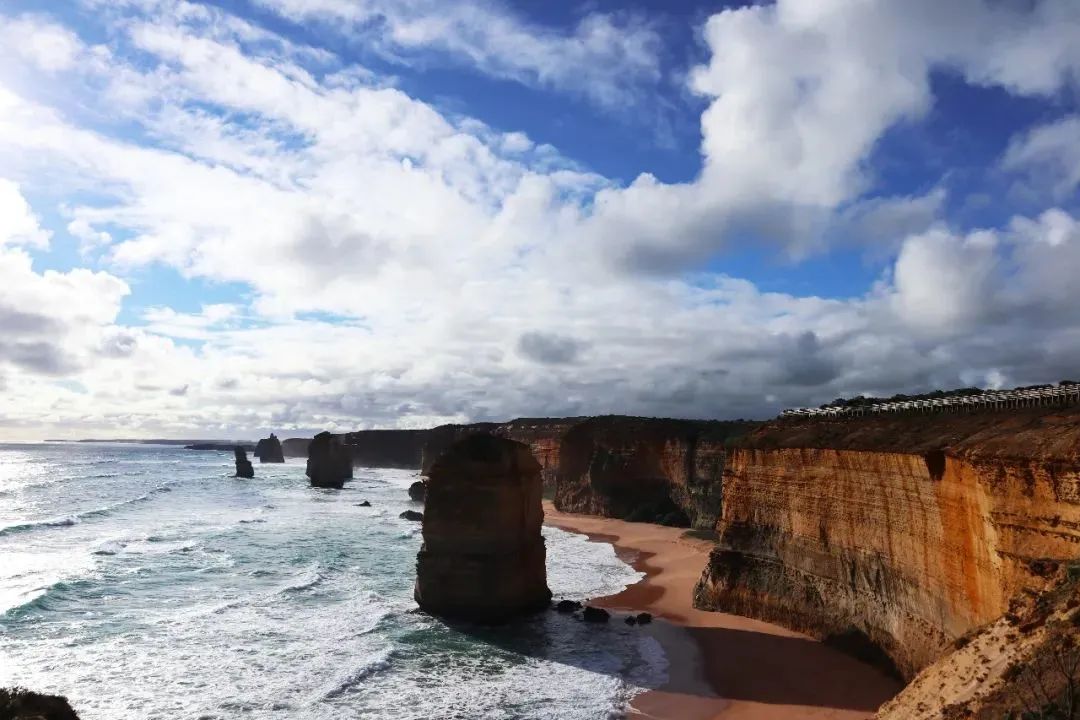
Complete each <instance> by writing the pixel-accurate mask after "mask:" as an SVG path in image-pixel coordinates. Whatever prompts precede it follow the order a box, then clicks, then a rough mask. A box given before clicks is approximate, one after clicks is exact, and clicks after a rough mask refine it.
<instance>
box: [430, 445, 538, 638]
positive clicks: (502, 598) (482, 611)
mask: <svg viewBox="0 0 1080 720" xmlns="http://www.w3.org/2000/svg"><path fill="white" fill-rule="evenodd" d="M540 469H541V468H540V465H539V463H537V462H536V460H535V459H534V458H533V456H532V454H531V453H530V452H529V448H528V446H526V445H523V444H521V443H518V442H514V441H512V440H506V439H503V438H498V437H493V436H491V435H473V436H470V437H467V438H465V439H463V440H460V441H458V442H457V443H455V444H454V445H452V446H451V447H450V448H448V449H447V450H446V452H445V453H443V455H442V456H441V457H440V458H439V459H438V460H436V461H435V463H434V465H433V466H432V468H431V472H430V475H429V478H428V483H427V485H428V487H427V504H426V507H425V512H424V526H423V537H424V544H423V546H422V547H421V548H420V552H419V554H418V555H417V558H416V589H415V593H414V595H415V598H416V602H417V603H418V604H419V605H420V607H421V608H422V609H424V610H426V611H427V612H430V613H432V614H435V615H442V616H444V617H448V618H455V619H463V620H472V621H477V622H501V621H505V620H507V619H509V618H511V617H513V616H516V615H521V614H524V613H529V612H534V611H537V610H542V609H544V608H546V607H547V606H548V604H549V603H550V602H551V591H550V590H548V587H547V571H546V568H545V564H544V561H545V549H544V538H543V536H542V535H541V534H540V527H541V525H542V523H543V520H544V510H543V506H542V505H541V496H542V489H543V480H542V478H541V476H540Z"/></svg>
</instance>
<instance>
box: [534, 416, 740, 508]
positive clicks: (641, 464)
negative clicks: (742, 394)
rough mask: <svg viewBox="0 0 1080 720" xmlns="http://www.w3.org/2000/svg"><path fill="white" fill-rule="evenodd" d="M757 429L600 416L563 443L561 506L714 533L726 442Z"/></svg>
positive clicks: (579, 426)
mask: <svg viewBox="0 0 1080 720" xmlns="http://www.w3.org/2000/svg"><path fill="white" fill-rule="evenodd" d="M755 426H756V423H746V422H717V421H697V420H666V419H656V418H635V417H622V416H608V417H597V418H590V419H587V420H584V421H582V422H580V423H577V424H575V425H574V426H573V427H571V428H570V429H569V430H567V431H566V433H565V435H564V436H563V438H562V442H561V449H560V460H559V468H558V481H557V483H556V491H555V507H556V508H558V509H559V510H562V511H564V512H579V513H590V514H594V515H605V516H608V517H618V518H625V519H629V520H644V521H653V522H664V523H666V524H671V525H686V526H688V525H693V526H694V527H697V528H708V529H711V528H712V527H713V526H714V525H715V523H716V520H717V517H718V516H719V514H720V507H721V496H722V493H723V480H722V476H723V468H724V460H725V457H726V445H727V443H728V442H729V441H730V440H731V439H733V438H735V437H738V436H739V435H741V434H743V433H745V432H747V431H749V430H750V429H752V428H753V427H755Z"/></svg>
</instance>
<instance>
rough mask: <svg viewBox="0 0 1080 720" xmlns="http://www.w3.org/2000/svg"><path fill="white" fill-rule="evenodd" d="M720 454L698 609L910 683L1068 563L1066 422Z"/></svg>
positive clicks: (855, 432) (842, 435)
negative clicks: (710, 545) (766, 628)
mask: <svg viewBox="0 0 1080 720" xmlns="http://www.w3.org/2000/svg"><path fill="white" fill-rule="evenodd" d="M735 445H736V447H733V448H730V449H729V451H728V455H727V461H726V468H725V472H724V477H723V507H722V512H721V516H720V520H719V522H718V523H717V524H716V530H717V532H718V535H719V543H718V546H717V548H716V550H715V551H714V552H713V554H712V557H711V559H710V563H709V566H708V567H707V568H706V569H705V571H704V573H703V575H702V578H701V581H700V582H699V583H698V587H697V589H696V593H695V604H696V605H697V606H698V607H702V608H708V609H716V610H724V611H729V612H735V613H739V614H743V615H749V616H753V617H758V618H763V619H766V620H770V621H774V622H777V623H780V624H782V625H785V626H788V627H791V628H794V629H798V630H802V631H806V632H808V633H811V634H814V635H816V636H819V637H824V638H829V639H832V640H834V641H837V642H839V643H842V644H847V645H849V646H850V647H851V648H852V649H856V650H861V651H865V652H868V653H873V652H874V651H875V650H878V651H883V652H884V654H885V655H887V656H888V658H889V659H891V661H892V662H893V663H894V664H895V667H896V668H897V669H898V670H899V672H900V674H902V675H903V676H905V677H910V676H911V675H913V674H914V673H915V672H917V671H918V670H919V669H920V668H922V667H924V666H925V665H926V664H928V663H929V662H932V661H933V660H934V659H935V658H936V657H938V656H939V655H940V654H941V652H942V649H943V648H944V647H945V646H946V644H947V643H948V642H949V641H950V640H952V639H953V638H955V637H957V636H959V635H961V634H962V633H964V632H966V631H967V630H969V629H970V628H972V627H974V626H976V625H979V624H982V623H985V622H988V621H990V620H993V619H995V618H997V617H998V616H1000V615H1001V614H1002V613H1003V612H1005V610H1006V609H1007V606H1008V601H1009V598H1010V597H1012V596H1013V595H1014V594H1016V593H1019V592H1024V591H1034V590H1037V589H1039V588H1041V586H1042V584H1043V583H1044V582H1045V580H1044V578H1045V577H1046V576H1047V575H1048V574H1050V573H1051V572H1052V571H1053V570H1054V569H1056V563H1057V562H1058V561H1062V560H1066V559H1071V558H1074V557H1076V556H1077V554H1078V553H1080V473H1078V470H1080V411H1078V410H1076V409H1068V410H1064V411H1062V410H1060V409H1059V410H1049V409H1029V410H1019V411H1010V412H1007V413H1006V412H987V413H981V414H975V415H937V416H914V417H884V418H864V419H852V420H844V421H832V422H829V421H814V422H804V423H770V424H768V425H765V426H762V427H761V428H759V429H758V430H756V431H754V432H752V433H750V434H749V435H747V436H746V437H744V438H743V439H741V440H740V441H738V442H736V443H735Z"/></svg>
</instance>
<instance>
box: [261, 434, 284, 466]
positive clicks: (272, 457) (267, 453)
mask: <svg viewBox="0 0 1080 720" xmlns="http://www.w3.org/2000/svg"><path fill="white" fill-rule="evenodd" d="M255 457H257V458H259V462H262V463H283V462H285V453H284V452H282V450H281V441H280V440H278V439H277V435H275V434H274V433H270V437H268V438H263V439H262V440H260V441H259V444H258V445H256V446H255Z"/></svg>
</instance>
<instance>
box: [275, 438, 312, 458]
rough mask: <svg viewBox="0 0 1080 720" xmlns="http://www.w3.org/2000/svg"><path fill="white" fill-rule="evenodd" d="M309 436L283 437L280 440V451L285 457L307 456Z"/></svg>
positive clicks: (309, 442)
mask: <svg viewBox="0 0 1080 720" xmlns="http://www.w3.org/2000/svg"><path fill="white" fill-rule="evenodd" d="M310 444H311V438H285V439H284V440H282V441H281V451H282V453H283V454H284V455H285V457H301V458H306V457H307V451H308V445H310Z"/></svg>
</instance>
